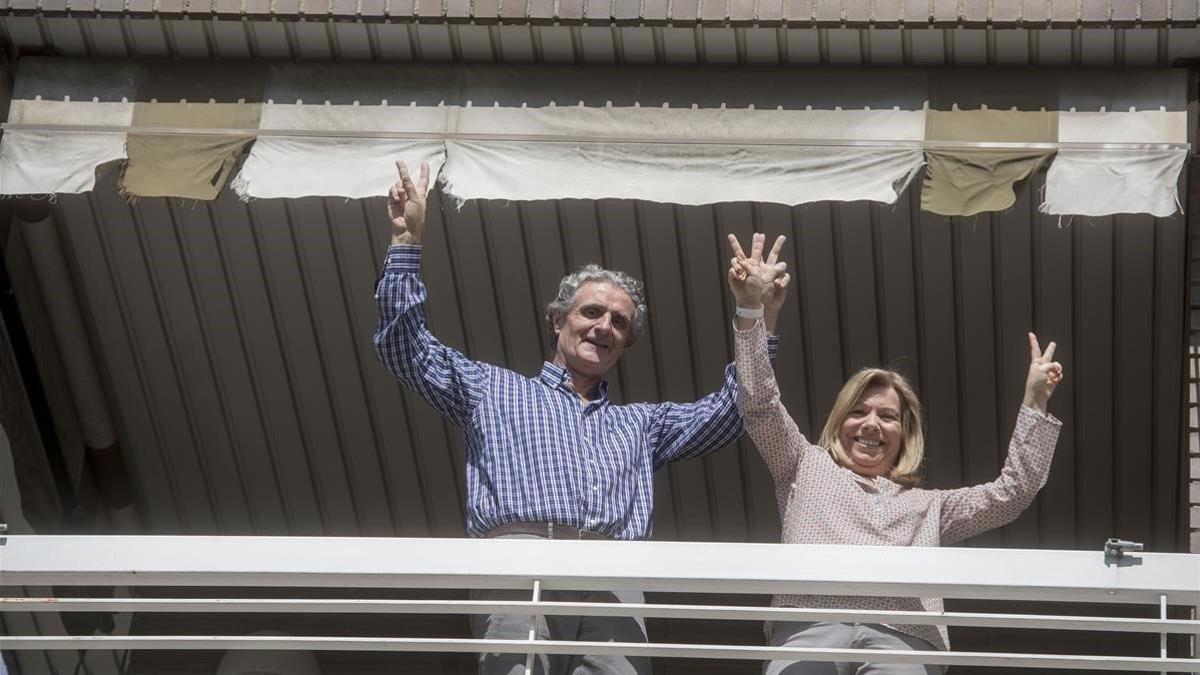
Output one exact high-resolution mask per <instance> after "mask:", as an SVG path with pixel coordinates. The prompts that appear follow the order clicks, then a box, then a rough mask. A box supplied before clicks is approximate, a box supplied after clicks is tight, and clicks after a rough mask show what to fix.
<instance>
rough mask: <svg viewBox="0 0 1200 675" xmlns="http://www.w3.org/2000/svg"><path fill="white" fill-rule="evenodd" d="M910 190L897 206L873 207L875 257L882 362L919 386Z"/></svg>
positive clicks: (872, 224)
mask: <svg viewBox="0 0 1200 675" xmlns="http://www.w3.org/2000/svg"><path fill="white" fill-rule="evenodd" d="M914 208H915V205H914V204H913V202H912V196H911V193H909V192H906V193H905V194H903V195H901V197H900V199H899V201H897V203H896V204H895V206H891V205H887V206H884V205H879V206H874V207H873V208H872V209H871V232H872V242H873V249H874V250H873V259H874V261H875V266H876V282H877V284H878V291H877V297H878V298H879V314H880V326H879V339H880V345H881V347H882V349H883V352H882V353H881V354H880V358H881V363H883V364H884V365H886V366H887V367H888V368H893V369H895V370H898V371H900V372H901V373H904V375H905V377H907V378H909V381H910V382H912V383H913V386H915V387H918V388H919V387H920V386H921V379H920V369H919V368H917V353H918V342H917V296H916V284H915V277H914V273H915V272H914V268H913V264H912V263H913V253H912V251H913V248H912V244H913V237H912V213H913V209H914Z"/></svg>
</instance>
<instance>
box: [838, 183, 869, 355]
mask: <svg viewBox="0 0 1200 675" xmlns="http://www.w3.org/2000/svg"><path fill="white" fill-rule="evenodd" d="M834 214H835V215H834V219H833V222H832V223H831V225H832V227H833V240H834V245H835V246H836V255H837V260H836V261H835V264H836V265H837V269H838V276H837V278H836V283H837V286H838V290H839V292H838V294H837V300H838V303H839V304H840V305H841V307H842V310H843V311H842V313H841V314H842V321H841V329H842V341H841V342H842V349H843V350H845V365H846V373H845V374H846V375H847V376H848V375H850V374H852V373H854V372H856V371H858V370H859V369H860V368H864V367H868V366H875V365H878V364H879V363H880V351H879V337H880V336H879V309H880V305H879V303H880V299H879V297H878V294H877V293H876V291H877V282H876V272H877V270H878V266H877V261H876V260H875V246H874V244H873V243H872V241H871V216H870V206H869V205H868V204H867V203H866V202H855V203H850V204H842V205H839V206H838V207H837V208H836V209H835V211H834Z"/></svg>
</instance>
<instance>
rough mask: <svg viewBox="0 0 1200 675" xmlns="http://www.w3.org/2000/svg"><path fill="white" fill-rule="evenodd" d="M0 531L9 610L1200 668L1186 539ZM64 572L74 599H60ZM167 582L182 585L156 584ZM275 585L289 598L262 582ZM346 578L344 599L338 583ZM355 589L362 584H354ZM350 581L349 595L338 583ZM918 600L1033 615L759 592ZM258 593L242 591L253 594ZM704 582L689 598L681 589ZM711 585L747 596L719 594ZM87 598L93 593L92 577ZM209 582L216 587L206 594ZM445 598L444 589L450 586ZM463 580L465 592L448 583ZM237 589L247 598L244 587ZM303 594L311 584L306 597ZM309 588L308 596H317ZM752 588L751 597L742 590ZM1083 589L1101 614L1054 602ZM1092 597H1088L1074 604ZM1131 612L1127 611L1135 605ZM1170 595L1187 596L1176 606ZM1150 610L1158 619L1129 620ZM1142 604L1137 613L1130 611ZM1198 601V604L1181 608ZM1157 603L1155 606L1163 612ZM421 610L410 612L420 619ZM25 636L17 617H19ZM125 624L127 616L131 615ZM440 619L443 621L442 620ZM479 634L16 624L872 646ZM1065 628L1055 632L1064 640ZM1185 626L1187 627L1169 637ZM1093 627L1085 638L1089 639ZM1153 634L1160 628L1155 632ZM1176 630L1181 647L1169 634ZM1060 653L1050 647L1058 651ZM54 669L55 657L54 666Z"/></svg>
mask: <svg viewBox="0 0 1200 675" xmlns="http://www.w3.org/2000/svg"><path fill="white" fill-rule="evenodd" d="M3 541H4V543H3V545H2V546H0V575H2V576H0V583H2V584H3V595H5V596H7V597H4V598H2V599H0V610H2V611H3V612H4V613H5V616H6V617H7V618H8V619H9V620H8V621H6V623H7V625H9V626H10V628H11V627H13V626H15V625H29V626H34V625H42V626H44V625H46V624H45V623H44V622H42V623H36V622H24V623H23V622H21V621H20V620H19V619H18V617H19V616H26V617H27V616H29V615H28V614H25V613H44V612H64V613H65V612H113V613H134V615H136V616H137V617H139V621H140V622H141V624H142V630H143V631H144V630H146V628H147V627H149V628H151V629H152V628H153V626H154V621H153V615H158V614H163V613H170V614H174V615H185V616H198V615H201V614H205V615H212V614H235V613H247V612H248V613H269V614H272V615H279V616H285V617H286V616H296V615H310V616H312V615H364V614H373V615H443V616H445V615H464V614H482V613H493V612H506V613H514V614H530V615H587V616H634V615H636V616H642V617H646V618H647V619H649V620H650V621H651V622H655V621H671V620H678V619H687V620H694V621H726V622H754V623H757V622H762V621H766V620H788V621H840V622H862V623H908V624H934V625H945V626H952V627H954V626H958V627H976V628H986V629H1025V630H1030V629H1036V630H1042V631H1089V632H1097V633H1104V634H1142V636H1143V638H1145V637H1146V636H1147V635H1148V636H1150V637H1153V636H1157V637H1158V640H1157V644H1158V648H1157V649H1156V650H1155V649H1150V650H1147V653H1145V654H1144V655H1137V656H1130V655H1112V654H1111V653H1109V654H1106V653H1105V646H1106V645H1105V642H1106V641H1104V640H1095V641H1093V642H1094V643H1095V650H1094V651H1093V652H1091V653H1062V652H1061V651H1060V650H1056V649H1055V648H1054V647H1055V640H1054V638H1053V637H1048V638H1046V639H1044V640H1042V641H1041V645H1040V647H1041V649H1039V652H1038V653H1034V652H1028V653H1013V652H962V651H951V652H939V651H930V652H891V651H872V652H870V659H871V660H872V661H875V662H895V663H900V662H905V663H913V662H920V663H928V664H939V665H946V666H984V667H991V668H1006V669H1012V670H1013V671H1014V672H1015V671H1019V670H1022V669H1053V670H1109V671H1112V670H1119V671H1126V672H1130V671H1136V672H1200V658H1197V654H1196V642H1197V639H1198V638H1200V620H1197V619H1198V618H1200V616H1198V614H1197V613H1198V612H1200V556H1196V555H1189V554H1169V553H1138V552H1134V553H1122V554H1119V555H1112V554H1108V555H1106V553H1105V552H1104V551H1101V550H1096V551H1048V550H1019V549H979V548H940V549H939V548H893V547H852V546H800V545H783V544H716V543H679V542H609V541H541V540H511V539H509V540H468V539H400V538H333V537H312V538H307V537H171V536H139V537H118V536H11V537H7V538H6V539H5V540H3ZM50 586H54V587H56V591H57V595H58V597H48V596H49V594H50V592H49V588H48V587H50ZM98 586H110V587H118V588H128V589H129V591H128V593H125V594H126V595H131V596H133V597H109V598H96V597H67V595H70V594H71V593H70V591H71V590H72V589H71V588H70V587H91V588H94V587H98ZM164 588H165V589H169V590H170V591H171V593H172V594H173V595H176V596H179V597H139V596H149V595H154V596H158V595H160V594H161V593H162V591H163V589H164ZM264 588H277V589H289V590H288V591H286V594H287V597H271V598H262V597H246V596H253V595H256V594H261V591H262V589H264ZM331 589H342V593H343V595H353V596H356V597H354V598H344V597H343V598H338V597H333V598H331V597H312V596H318V595H319V596H327V595H328V593H329V592H330V590H331ZM351 589H353V590H352V592H351ZM397 589H422V592H426V593H428V591H430V590H439V589H440V590H442V591H444V590H445V589H525V590H527V591H529V600H525V601H515V602H478V601H471V600H462V599H446V598H444V597H441V595H439V597H437V598H434V599H429V598H420V599H395V598H390V597H388V598H383V597H375V598H373V597H371V595H372V594H373V593H374V592H378V593H379V595H381V596H383V595H390V594H394V593H395V592H396V590H397ZM564 589H572V590H620V589H630V590H635V589H636V590H643V591H647V592H655V593H669V594H671V597H686V598H688V602H687V603H686V604H685V603H670V604H668V603H646V604H640V605H629V604H625V605H614V604H606V603H564V602H552V601H546V600H544V599H543V598H542V597H541V595H542V593H543V592H545V591H551V590H564ZM337 592H338V591H335V594H336V593H337ZM771 593H787V594H792V593H795V594H832V595H868V596H871V595H874V596H920V597H944V598H960V599H972V600H988V601H991V600H1004V601H1017V603H1019V606H1020V607H1021V608H1022V612H1021V613H997V612H969V613H968V612H941V613H926V612H878V611H858V610H856V611H846V610H824V609H822V610H817V609H799V608H772V607H765V606H762V604H761V594H771ZM239 594H240V596H239ZM677 594H686V595H682V596H680V595H677ZM712 594H721V596H720V597H721V598H722V599H723V600H727V599H728V598H730V597H732V598H734V599H735V603H734V604H719V605H718V604H712V602H711V598H713V597H714V596H713V595H712ZM79 595H84V593H80V594H79ZM197 595H200V596H207V597H196V596H197ZM442 595H445V594H444V593H443V594H442ZM450 595H453V594H450ZM229 596H232V597H229ZM292 596H295V597H292ZM305 596H308V597H305ZM737 598H742V599H743V600H744V602H740V603H738V602H736V599H737ZM1061 603H1073V605H1072V606H1082V607H1084V608H1086V611H1078V612H1076V613H1075V614H1073V615H1062V614H1051V613H1047V612H1046V611H1045V610H1046V608H1047V607H1054V606H1061ZM1074 603H1079V604H1074ZM1126 610H1129V611H1126ZM1169 610H1170V611H1169ZM1138 611H1141V613H1143V614H1147V613H1148V614H1149V615H1150V616H1151V617H1152V618H1130V616H1129V615H1130V614H1136V613H1138ZM1122 615H1124V616H1122ZM1171 616H1176V617H1178V616H1190V618H1186V619H1183V618H1169V617H1171ZM1154 617H1156V618H1154ZM405 625H407V624H405ZM13 632H18V631H15V630H14V631H13ZM115 632H116V633H120V631H115ZM425 632H427V631H425ZM654 633H655V631H654V630H651V636H652V642H651V643H649V644H633V643H621V642H602V643H589V642H563V641H546V640H536V639H532V638H531V639H527V640H504V641H497V640H491V641H488V640H477V639H467V638H465V637H463V636H461V635H447V636H439V637H422V636H418V637H414V636H411V635H387V636H383V637H381V636H378V635H376V636H347V635H299V636H298V635H235V634H219V635H218V634H175V635H169V634H137V635H130V634H113V635H100V634H97V635H46V634H32V633H24V634H15V635H9V636H7V637H6V638H5V639H4V641H3V648H4V649H6V650H18V651H22V652H24V651H27V650H88V651H89V652H95V651H97V650H116V651H120V652H124V651H127V650H139V651H140V650H203V651H214V650H216V651H230V650H285V651H296V650H313V651H320V652H364V651H365V652H427V653H428V652H435V653H443V654H451V653H460V654H470V653H477V652H483V651H487V652H505V653H519V654H534V653H562V654H628V655H644V656H650V657H653V658H654V659H656V660H664V659H665V660H674V659H692V660H696V659H702V660H705V661H708V662H717V661H722V662H725V661H728V662H735V661H740V662H742V663H744V664H747V665H752V664H753V663H754V662H756V661H761V660H763V659H773V658H788V659H811V660H846V661H849V660H855V661H861V660H862V656H861V655H862V653H863V652H862V651H861V650H853V649H851V650H845V649H795V648H775V647H765V646H761V644H720V643H711V642H710V643H703V644H701V643H679V642H674V643H664V642H659V641H653V636H654ZM1055 634H1056V633H1044V634H1043V635H1049V636H1053V635H1055ZM1169 636H1181V637H1170V638H1169ZM1078 642H1079V641H1070V643H1071V644H1072V645H1075V644H1078ZM1146 644H1152V643H1150V642H1146ZM1169 645H1170V646H1171V648H1170V649H1168V646H1169ZM1042 650H1044V651H1042ZM50 672H55V671H50Z"/></svg>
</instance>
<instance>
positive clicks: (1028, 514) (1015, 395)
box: [990, 183, 1046, 548]
mask: <svg viewBox="0 0 1200 675" xmlns="http://www.w3.org/2000/svg"><path fill="white" fill-rule="evenodd" d="M1034 195H1035V193H1034V191H1033V190H1032V189H1031V188H1030V187H1029V184H1028V183H1025V184H1021V185H1018V186H1017V190H1016V198H1017V199H1016V203H1015V204H1014V205H1013V207H1012V208H1011V209H1009V210H1007V211H1004V212H1002V213H995V214H992V215H991V217H990V219H991V223H992V242H993V247H994V250H993V254H992V255H993V268H992V274H993V277H994V278H995V279H996V280H997V281H996V285H997V296H996V298H997V299H996V308H995V312H996V317H997V319H996V321H997V325H998V326H999V327H1000V329H1001V330H1003V331H1004V336H1005V338H1004V339H1001V340H1000V341H999V343H998V344H997V345H996V348H997V352H998V357H997V361H996V369H997V375H998V378H997V379H998V384H997V390H996V391H997V396H998V397H999V398H998V401H997V402H998V404H999V408H998V414H999V417H998V418H997V423H998V425H999V426H998V429H999V433H1001V434H1005V433H1008V431H1009V430H1010V429H1011V428H1012V425H1013V423H1014V422H1015V421H1016V418H1017V411H1018V410H1019V409H1020V405H1021V400H1020V398H1019V397H1021V396H1022V392H1023V391H1024V388H1025V376H1026V373H1027V372H1028V371H1027V369H1028V367H1029V348H1028V346H1027V344H1026V342H1025V341H1024V334H1025V333H1026V332H1028V331H1031V330H1033V328H1034V322H1033V284H1034V281H1035V280H1034V278H1033V275H1032V274H1031V270H1032V269H1033V223H1032V222H1031V220H1030V216H1029V214H1031V213H1033V210H1034V206H1033V204H1031V203H1030V202H1031V201H1033V197H1034ZM1040 337H1041V338H1042V339H1043V340H1045V338H1046V336H1040ZM1005 440H1006V439H1005V438H1004V437H1003V436H1001V437H1000V438H999V441H1000V444H1001V445H1000V447H1001V449H1002V450H1007V446H1006V445H1005ZM1042 501H1043V498H1041V497H1039V498H1038V499H1037V500H1035V501H1034V503H1033V504H1032V505H1031V506H1030V507H1029V508H1028V509H1026V510H1025V513H1023V514H1021V517H1020V518H1018V519H1017V521H1016V522H1015V523H1013V524H1012V525H1010V526H1009V527H1008V528H1006V529H1005V532H1004V542H1005V544H1006V545H1008V546H1017V547H1029V548H1036V547H1037V546H1038V545H1039V529H1038V511H1039V509H1041V508H1042Z"/></svg>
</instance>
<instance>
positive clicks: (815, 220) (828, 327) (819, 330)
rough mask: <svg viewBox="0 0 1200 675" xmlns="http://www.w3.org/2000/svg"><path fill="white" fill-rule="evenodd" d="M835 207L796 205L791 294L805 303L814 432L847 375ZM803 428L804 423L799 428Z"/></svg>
mask: <svg viewBox="0 0 1200 675" xmlns="http://www.w3.org/2000/svg"><path fill="white" fill-rule="evenodd" d="M835 208H836V207H833V206H830V205H828V204H812V205H808V206H804V207H800V208H799V209H797V211H798V213H797V214H796V215H795V222H796V228H797V232H796V246H797V247H798V248H799V249H800V251H799V254H798V255H799V256H802V258H797V259H796V265H797V266H798V267H799V268H798V269H797V274H796V278H795V279H794V280H793V283H794V284H796V288H795V289H794V290H793V291H792V296H793V297H797V296H801V297H799V301H800V302H801V303H802V308H803V314H802V315H801V321H803V322H804V332H805V342H804V346H805V358H806V365H807V367H806V370H807V372H808V380H807V381H806V382H804V383H803V386H805V387H807V388H808V416H809V420H810V421H811V422H812V427H811V430H810V431H809V432H808V433H809V434H810V435H811V436H812V437H813V438H816V437H819V436H820V433H821V432H820V429H821V426H822V425H823V424H824V420H825V413H826V412H828V410H829V407H830V406H831V405H832V404H833V398H834V396H835V395H836V394H837V391H838V389H840V388H841V386H842V382H843V381H844V380H845V375H846V373H845V370H846V369H845V367H844V356H843V350H844V349H845V346H844V344H843V342H842V336H841V322H842V316H841V308H840V307H839V305H838V296H837V294H838V286H837V279H838V270H837V266H836V263H835V261H836V254H835V249H836V243H835V238H834V233H833V224H832V222H831V217H830V214H831V212H832V211H833V210H834V209H835ZM801 431H803V429H802V430H801Z"/></svg>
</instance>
